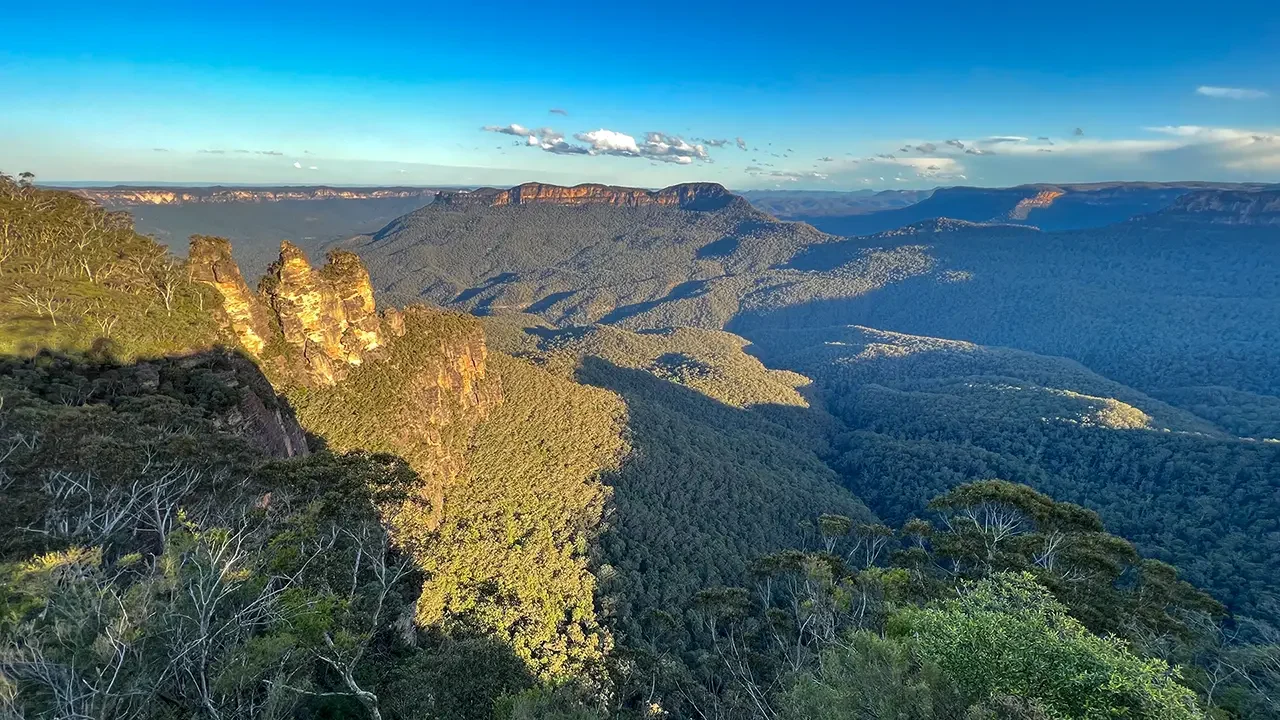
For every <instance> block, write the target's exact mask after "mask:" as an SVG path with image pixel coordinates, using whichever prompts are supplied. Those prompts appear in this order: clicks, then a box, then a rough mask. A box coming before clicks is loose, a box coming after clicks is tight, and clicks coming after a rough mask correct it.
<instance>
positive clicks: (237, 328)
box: [188, 236, 384, 385]
mask: <svg viewBox="0 0 1280 720" xmlns="http://www.w3.org/2000/svg"><path fill="white" fill-rule="evenodd" d="M188 257H189V267H190V273H191V279H192V280H196V281H198V282H203V283H206V284H208V285H211V286H212V287H213V288H214V289H215V290H217V292H218V294H219V295H220V296H221V298H222V306H223V310H224V311H225V312H226V315H227V319H228V322H229V324H230V326H231V329H232V330H233V331H234V332H235V334H236V336H237V337H238V338H239V339H240V342H241V344H242V345H244V347H245V349H246V350H248V351H249V353H250V354H251V355H253V356H254V357H255V358H257V359H259V360H261V361H264V363H265V364H266V365H267V366H268V368H269V369H271V370H274V371H276V374H277V375H279V376H281V377H282V378H283V377H290V378H291V379H292V380H294V381H295V382H297V381H302V382H304V384H316V385H333V384H334V383H335V382H337V381H339V380H341V379H342V378H343V377H344V376H345V375H346V372H347V370H348V369H349V368H350V366H353V365H359V364H360V363H362V362H364V359H365V357H366V356H368V355H369V354H370V353H373V352H375V351H377V350H378V349H379V348H380V347H382V346H383V344H384V342H383V331H382V322H381V319H380V318H379V317H378V314H377V310H376V308H375V306H374V301H373V288H372V286H371V285H370V283H369V273H368V272H367V271H366V270H365V268H364V265H363V264H362V263H361V262H360V259H359V258H358V257H356V256H355V255H353V254H351V253H347V252H335V253H331V254H330V255H329V258H328V262H327V263H326V264H325V265H324V266H323V267H322V268H320V269H319V270H315V269H313V268H312V267H311V264H310V263H309V262H307V258H306V256H305V255H304V254H303V253H302V251H301V250H299V249H298V248H297V247H296V246H294V245H293V244H292V243H290V242H288V241H285V242H284V243H282V244H281V246H280V259H279V260H277V261H276V262H275V263H274V264H272V266H271V267H270V269H269V270H268V272H267V276H266V277H264V278H263V280H262V283H261V284H260V288H259V292H257V293H255V292H253V291H251V290H250V289H249V286H248V284H246V283H245V281H244V278H243V277H242V276H241V274H240V270H239V268H238V267H237V266H236V263H235V261H234V260H232V258H231V244H230V243H229V242H227V241H226V240H223V239H221V238H211V237H204V236H196V237H193V238H192V239H191V249H190V253H189V255H188ZM272 340H276V341H278V342H277V343H276V345H277V346H278V349H279V350H280V351H281V352H280V353H275V352H273V349H275V348H273V347H272V343H271V341H272Z"/></svg>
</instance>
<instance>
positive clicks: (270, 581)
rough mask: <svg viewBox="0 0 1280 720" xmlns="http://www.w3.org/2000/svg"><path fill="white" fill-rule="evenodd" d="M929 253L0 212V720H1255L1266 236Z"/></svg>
mask: <svg viewBox="0 0 1280 720" xmlns="http://www.w3.org/2000/svg"><path fill="white" fill-rule="evenodd" d="M720 192H724V191H723V189H721V190H720ZM717 197H720V196H719V195H717ZM491 210H492V211H491ZM526 210H527V212H526ZM436 216H441V217H442V218H443V219H433V218H436ZM645 223H648V224H647V225H646V224H645ZM477 227H482V228H488V229H489V232H490V235H489V236H486V237H481V236H480V235H479V234H474V233H475V230H476V228H477ZM948 227H949V228H950V229H949V230H946V229H944V230H938V229H937V228H934V229H931V230H928V231H927V232H925V231H920V230H919V229H917V230H914V231H904V232H902V233H899V234H897V235H885V236H872V237H870V238H859V239H855V240H847V239H843V238H839V237H836V236H831V235H826V234H824V233H820V232H818V231H816V230H814V229H813V228H811V227H808V226H801V225H794V224H788V223H780V222H778V221H776V220H774V219H773V218H771V217H769V216H768V215H766V214H764V213H762V212H760V211H758V210H755V209H754V208H751V207H750V206H748V205H746V203H745V201H742V200H741V199H740V198H732V197H730V198H721V202H717V203H716V204H714V206H713V207H712V208H711V209H703V208H702V207H701V206H699V207H695V208H667V207H663V208H656V207H654V208H645V209H636V208H606V207H599V206H595V207H574V208H566V207H554V208H547V207H535V208H533V209H527V208H517V207H507V208H496V209H487V208H483V207H479V208H478V207H474V206H468V207H465V208H441V207H428V208H425V209H423V210H419V211H416V212H414V213H412V214H410V215H408V216H406V217H405V218H402V219H400V220H397V221H395V222H394V223H392V224H391V225H389V226H388V227H387V229H385V230H384V231H383V232H382V233H379V234H377V235H375V236H371V237H368V238H364V239H362V240H360V241H358V242H355V243H343V246H344V247H348V248H354V249H355V250H356V251H357V253H361V254H363V253H364V252H365V251H368V252H369V257H368V262H369V267H370V272H366V271H365V265H364V264H363V263H362V262H361V260H360V259H359V258H357V257H355V256H354V255H351V254H350V253H349V252H346V251H344V250H337V251H335V252H333V253H331V254H330V256H329V259H328V261H327V262H326V263H325V264H324V265H323V267H319V268H318V269H313V268H312V267H311V266H310V265H309V264H308V262H309V261H308V259H307V258H306V257H304V255H303V253H302V252H301V251H300V250H298V248H296V247H294V246H292V245H287V246H286V247H285V248H284V249H283V250H282V251H281V253H280V258H279V260H277V261H276V262H275V263H272V264H271V265H270V266H268V267H267V270H266V274H265V276H264V277H263V280H262V282H261V283H257V287H256V288H250V286H249V285H248V284H247V283H246V282H245V279H244V278H242V277H241V272H240V270H239V269H238V268H237V267H236V266H235V264H234V262H232V261H231V260H230V250H229V249H228V248H226V246H225V243H223V241H220V240H217V239H214V238H201V237H197V238H194V239H193V240H192V245H191V252H190V253H189V254H187V256H186V258H185V259H181V258H179V257H178V256H176V255H174V254H173V253H171V252H169V251H168V250H167V249H166V248H165V247H163V246H162V245H160V244H159V243H157V242H156V241H154V240H152V239H151V238H148V237H144V236H142V235H140V234H138V233H137V232H135V229H134V227H133V225H132V223H131V221H130V219H129V218H128V216H126V215H122V214H116V213H111V212H107V211H105V210H104V209H102V208H101V207H98V206H97V205H94V204H93V203H91V202H89V201H86V200H84V199H82V198H78V197H75V196H73V195H71V194H69V193H65V192H61V191H55V190H47V189H42V188H39V187H37V186H35V185H34V184H33V182H32V179H31V178H30V177H19V178H16V179H15V178H9V177H7V176H6V177H3V178H0V352H2V353H3V358H2V359H0V399H2V400H3V404H2V405H0V500H3V505H4V507H5V509H6V511H5V513H4V515H5V517H4V520H3V523H2V524H0V715H3V716H4V717H15V718H157V719H159V718H191V717H201V718H242V717H254V718H257V717H262V718H316V719H319V718H379V719H381V718H387V719H388V720H390V719H391V718H403V719H409V718H440V719H442V720H444V719H449V720H452V719H455V718H462V719H466V718H476V719H485V720H488V719H490V718H504V719H506V718H509V719H511V720H532V719H534V718H551V719H555V718H562V719H566V720H568V719H574V720H587V719H591V718H619V719H622V718H700V719H703V720H710V719H712V718H725V719H728V718H760V719H763V720H774V719H779V720H781V719H784V718H785V719H795V720H801V719H805V718H830V719H832V720H835V719H845V718H849V719H854V718H856V719H859V720H862V719H865V718H884V719H888V718H894V719H911V720H916V719H918V720H934V719H939V720H940V719H944V718H945V719H955V720H978V719H991V720H996V719H1003V720H1014V719H1021V720H1034V719H1040V718H1045V719H1049V718H1079V719H1082V720H1093V719H1095V718H1096V719H1098V720H1101V719H1102V718H1134V719H1139V718H1150V719H1152V720H1154V719H1157V718H1224V719H1225V718H1255V717H1269V716H1276V715H1277V714H1280V631H1278V630H1277V623H1278V622H1280V605H1277V600H1276V584H1275V577H1276V576H1277V571H1278V570H1280V567H1277V565H1276V561H1275V557H1276V556H1277V555H1280V553H1277V550H1280V548H1277V547H1276V543H1277V530H1278V528H1277V522H1280V514H1278V513H1280V511H1278V508H1280V501H1278V500H1277V492H1278V490H1280V475H1277V473H1280V445H1277V444H1276V443H1275V442H1274V438H1275V433H1274V428H1276V427H1280V416H1278V415H1277V414H1276V402H1280V401H1276V398H1277V397H1280V395H1278V394H1277V392H1278V391H1277V387H1278V386H1277V381H1276V379H1277V377H1278V376H1277V375H1276V373H1277V372H1280V370H1277V367H1278V366H1277V357H1278V356H1277V342H1276V337H1275V335H1274V333H1275V331H1276V330H1275V328H1276V327H1277V326H1276V324H1275V323H1273V322H1272V320H1275V319H1276V317H1275V313H1276V312H1277V309H1276V308H1277V303H1276V302H1275V300H1276V299H1277V298H1275V297H1274V293H1275V291H1274V284H1268V283H1267V282H1266V278H1265V275H1266V268H1267V267H1268V266H1269V265H1268V262H1269V259H1270V258H1272V257H1273V256H1274V255H1275V253H1276V252H1277V245H1276V243H1275V242H1274V239H1275V234H1274V230H1272V229H1271V228H1258V227H1254V226H1247V227H1215V228H1213V229H1211V230H1206V231H1203V232H1202V231H1200V230H1188V231H1182V233H1181V234H1180V233H1179V232H1176V231H1174V230H1170V229H1169V228H1168V227H1167V226H1165V225H1160V224H1159V223H1157V224H1156V225H1152V226H1151V228H1154V229H1143V227H1138V226H1125V227H1120V228H1112V229H1109V230H1106V231H1105V233H1103V234H1101V235H1099V234H1096V232H1095V231H1088V232H1095V234H1092V235H1090V234H1079V235H1072V234H1069V233H1068V234H1044V235H1039V234H1036V231H1034V230H1029V229H1027V228H1023V227H1018V228H1007V227H988V226H970V225H955V226H948ZM424 228H425V230H424ZM554 228H559V230H557V232H559V235H558V240H557V242H558V243H559V244H555V243H547V244H540V243H542V240H543V238H544V236H545V233H548V232H551V231H552V229H554ZM957 228H958V229H957ZM415 229H416V230H415ZM410 231H414V232H419V231H420V232H421V233H423V235H422V236H420V237H417V239H416V241H415V240H414V237H412V236H411V235H410V234H408V233H409V232H410ZM561 231H562V232H561ZM1073 232H1077V231H1073ZM1078 232H1080V233H1086V231H1078ZM468 233H473V234H468ZM1197 233H1199V234H1197ZM494 237H499V238H505V239H506V240H507V241H509V242H507V244H506V245H504V246H502V247H500V248H498V249H492V248H490V249H486V247H487V246H485V245H484V243H486V242H492V240H493V238H494ZM424 238H425V239H424ZM1206 238H1207V239H1209V240H1212V241H1213V242H1211V243H1209V246H1208V247H1204V246H1199V245H1197V244H1196V243H1197V242H1207V241H1206ZM451 243H452V245H451ZM611 243H612V244H611ZM498 244H499V245H502V243H498ZM534 248H541V252H542V253H543V255H542V258H543V259H542V260H539V258H538V257H537V253H535V252H534ZM1107 248H1111V250H1107V252H1110V253H1111V254H1110V255H1106V254H1105V253H1104V250H1106V249H1107ZM1116 248H1118V249H1116ZM1086 250H1088V251H1089V252H1085V251H1086ZM1032 251H1034V252H1035V253H1038V255H1036V256H1035V258H1031V257H1029V256H1028V255H1027V253H1029V252H1032ZM224 253H225V254H224ZM548 253H550V254H552V255H554V254H556V253H559V254H561V255H563V258H561V259H557V258H555V257H553V258H552V259H551V260H550V261H548V260H546V257H547V256H548ZM1077 253H1079V255H1077ZM407 256H413V257H416V258H419V259H420V260H421V259H424V258H426V259H428V260H429V262H422V263H421V264H418V265H416V266H415V267H419V268H424V269H423V270H422V271H421V273H419V275H421V276H415V275H406V274H404V273H397V272H391V271H389V270H387V268H394V267H397V263H401V265H402V264H403V261H404V259H405V258H406V257H407ZM1089 256H1093V257H1092V259H1081V258H1084V257H1089ZM1068 258H1071V259H1070V260H1068ZM312 259H313V260H318V259H319V258H312ZM539 262H544V263H549V264H548V265H547V266H546V267H542V268H540V267H538V263H539ZM450 263H453V264H452V266H450ZM1195 263H1201V264H1202V266H1203V267H1205V268H1206V269H1205V270H1204V271H1203V272H1202V273H1198V274H1196V273H1192V274H1191V275H1189V276H1187V277H1186V278H1185V282H1184V283H1183V284H1182V286H1181V287H1180V288H1179V289H1178V291H1177V292H1173V291H1169V290H1168V289H1167V288H1166V286H1165V285H1163V284H1162V283H1164V282H1165V281H1167V279H1168V278H1169V277H1171V276H1174V275H1178V274H1179V273H1182V272H1183V271H1184V270H1185V269H1186V268H1187V267H1189V266H1191V265H1194V264H1195ZM602 264H610V265H611V266H612V267H611V268H610V271H609V272H607V273H604V272H601V273H600V274H595V275H593V273H595V272H596V270H598V269H599V268H600V266H601V265H602ZM553 265H554V267H553ZM446 266H449V267H448V268H447V270H441V269H442V268H445V267H446ZM1010 267H1012V268H1014V270H1013V271H1009V272H1006V270H1008V268H1010ZM430 268H435V269H436V270H440V273H441V277H427V275H428V274H429V273H430V272H436V270H430ZM1104 270H1109V274H1107V273H1104V272H1103V271H1104ZM966 273H967V274H966ZM587 277H595V278H596V279H597V280H598V282H594V283H590V286H589V287H587V286H582V285H581V283H583V282H584V281H583V280H582V279H581V278H587ZM575 278H577V279H575ZM1009 278H1016V280H1010V279H1009ZM375 295H376V296H377V298H378V302H379V303H380V305H381V307H380V309H379V310H376V311H375V309H374V297H375ZM1104 295H1105V297H1104ZM419 298H427V299H431V300H434V301H436V302H437V303H440V304H445V305H452V306H455V308H456V307H463V308H466V309H469V310H473V311H476V312H477V313H478V314H480V315H482V317H481V318H476V317H473V316H470V315H464V314H461V313H459V312H456V311H451V310H440V309H438V308H427V307H410V306H401V307H393V306H391V305H388V304H387V302H386V301H387V300H388V299H390V300H392V301H394V302H403V301H412V300H416V299H419ZM975 308H986V309H985V310H983V311H981V312H978V311H975ZM966 309H967V311H966ZM1081 318H1092V319H1093V321H1092V322H1091V323H1084V322H1083V321H1081ZM725 328H728V329H729V330H733V331H735V332H738V333H739V334H740V335H734V334H731V333H730V332H726V331H725ZM1037 329H1038V330H1037ZM943 338H948V339H943Z"/></svg>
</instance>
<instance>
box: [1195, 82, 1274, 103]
mask: <svg viewBox="0 0 1280 720" xmlns="http://www.w3.org/2000/svg"><path fill="white" fill-rule="evenodd" d="M1196 94H1197V95H1204V96H1205V97H1211V98H1226V99H1227V100H1262V99H1263V98H1266V97H1267V93H1266V92H1265V91H1263V90H1254V89H1253V88H1233V87H1216V86H1213V85H1201V86H1200V87H1198V88H1196Z"/></svg>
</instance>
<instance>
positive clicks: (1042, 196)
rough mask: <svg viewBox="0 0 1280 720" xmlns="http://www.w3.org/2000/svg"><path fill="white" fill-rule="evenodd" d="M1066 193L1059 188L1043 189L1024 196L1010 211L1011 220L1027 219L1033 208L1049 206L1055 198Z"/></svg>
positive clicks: (1038, 208)
mask: <svg viewBox="0 0 1280 720" xmlns="http://www.w3.org/2000/svg"><path fill="white" fill-rule="evenodd" d="M1063 195H1066V193H1065V192H1063V191H1062V190H1058V189H1056V188H1055V189H1052V190H1041V191H1040V192H1038V193H1036V194H1035V195H1032V196H1031V197H1029V198H1023V199H1021V200H1019V201H1018V203H1017V204H1016V205H1014V206H1013V209H1012V210H1010V211H1009V213H1008V219H1009V220H1026V219H1027V217H1028V216H1029V215H1031V211H1032V210H1040V209H1043V208H1047V207H1049V206H1050V205H1052V204H1053V201H1054V200H1057V199H1058V198H1060V197H1062V196H1063Z"/></svg>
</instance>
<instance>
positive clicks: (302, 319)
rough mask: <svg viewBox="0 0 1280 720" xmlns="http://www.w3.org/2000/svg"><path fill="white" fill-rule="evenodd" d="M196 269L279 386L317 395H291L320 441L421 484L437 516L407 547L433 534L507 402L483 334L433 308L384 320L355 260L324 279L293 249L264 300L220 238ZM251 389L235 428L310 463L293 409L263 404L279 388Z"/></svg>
mask: <svg viewBox="0 0 1280 720" xmlns="http://www.w3.org/2000/svg"><path fill="white" fill-rule="evenodd" d="M189 267H190V273H191V278H192V279H193V280H195V281H198V282H202V283H205V284H207V285H209V286H211V287H212V288H214V290H216V291H217V293H218V295H219V296H220V297H221V299H222V306H223V310H224V312H225V318H226V322H227V324H228V325H229V326H230V327H229V329H230V330H231V331H232V332H233V333H234V334H235V336H236V337H238V338H239V339H240V341H241V344H242V345H243V347H244V349H245V350H246V351H247V352H248V354H249V355H250V356H252V357H253V358H254V359H255V360H257V361H258V363H259V364H260V365H261V366H262V367H263V368H264V370H265V371H266V372H267V374H268V375H269V376H271V379H272V380H273V381H274V382H275V383H276V384H277V386H283V387H282V389H284V390H286V391H287V390H289V389H290V388H296V387H306V388H308V389H309V390H308V392H307V393H306V394H305V395H295V396H291V397H293V398H294V400H295V401H297V403H298V404H297V407H298V411H297V412H298V417H300V418H301V420H302V423H303V425H305V426H306V428H307V429H308V430H309V431H311V432H315V433H317V434H319V435H321V436H322V437H324V438H325V440H326V442H327V443H328V444H329V445H330V446H331V447H333V448H335V449H343V450H354V449H365V450H374V451H381V452H390V453H394V454H396V455H400V456H401V457H404V458H405V459H407V460H408V461H409V462H410V464H411V465H412V466H413V467H414V469H415V470H416V471H417V472H418V473H419V475H420V476H421V477H422V479H423V481H424V482H423V486H422V487H421V488H420V489H419V491H420V492H421V493H422V495H423V497H424V499H426V500H428V507H429V508H430V511H429V512H430V516H429V517H425V518H419V519H406V520H405V521H404V522H403V523H401V527H400V530H399V531H398V532H399V535H400V541H402V542H405V543H408V544H413V543H414V542H415V535H416V534H418V533H428V534H429V533H430V532H431V531H433V530H434V528H435V527H436V526H437V525H438V524H439V522H440V519H441V516H442V513H443V511H444V506H445V497H446V494H447V491H448V488H449V486H450V485H452V484H453V482H454V481H455V480H456V479H457V478H458V477H459V476H460V475H461V473H462V471H463V469H464V464H465V456H466V445H467V439H468V438H469V437H470V436H471V432H472V430H473V429H474V428H475V426H476V424H477V423H478V422H479V421H480V420H481V419H483V418H484V417H485V416H486V415H488V413H489V410H490V409H491V408H492V407H493V406H494V405H496V404H497V403H498V402H500V401H501V399H502V392H501V385H500V384H499V383H498V382H497V378H494V377H492V376H490V375H489V374H488V373H487V372H486V359H487V355H488V351H487V348H486V345H485V338H484V332H483V329H482V328H481V326H480V323H479V322H478V321H477V320H475V319H474V318H472V317H469V316H464V315H460V314H458V313H452V312H445V311H441V310H435V309H430V308H426V307H410V308H408V309H406V310H404V311H400V310H397V309H395V308H389V309H387V310H386V311H385V312H383V313H381V314H379V313H378V311H377V308H376V306H375V303H374V298H373V288H372V286H371V285H370V283H369V273H368V272H367V271H366V270H365V267H364V264H363V263H362V262H361V261H360V258H359V257H357V256H356V255H355V254H353V253H349V252H342V251H338V252H334V253H330V255H329V257H328V259H327V261H326V263H325V264H324V265H323V266H322V267H320V268H319V269H314V268H312V267H311V264H310V263H309V262H307V258H306V256H305V255H303V253H302V251H301V250H299V249H298V248H297V247H295V246H294V245H293V244H291V243H289V242H284V243H282V244H281V248H280V258H279V260H277V261H276V262H275V263H274V264H272V266H271V267H270V269H269V270H268V273H267V275H266V276H265V277H264V278H263V280H262V282H261V283H260V286H259V290H258V291H257V292H254V291H252V290H250V289H249V287H248V285H247V284H246V283H245V281H244V278H243V277H242V275H241V273H240V270H239V268H238V267H237V266H236V264H235V262H234V261H233V260H232V259H231V246H230V243H228V242H227V241H226V240H223V239H221V238H211V237H203V236H196V237H193V238H192V239H191V250H190V255H189ZM254 370H255V372H256V368H255V369H254ZM246 376H247V374H246ZM264 382H265V380H264ZM250 389H252V388H248V387H246V392H245V394H244V397H243V398H242V402H241V403H240V405H239V406H238V407H237V408H236V409H235V410H233V411H232V412H231V413H230V414H229V415H228V417H227V418H226V423H227V425H228V426H229V427H230V428H232V429H236V430H237V431H238V432H241V433H242V434H245V435H247V436H251V437H253V438H255V440H256V441H258V442H259V443H260V444H261V445H263V447H264V449H265V450H267V451H268V452H269V454H271V455H273V456H276V457H291V456H293V455H296V454H300V453H305V452H306V439H305V437H304V436H303V433H302V431H301V427H300V426H299V425H298V424H297V422H295V421H294V420H293V411H292V410H291V409H290V408H289V407H288V405H287V404H286V405H284V406H283V409H281V406H280V405H272V404H271V403H268V402H266V401H264V400H263V398H264V397H267V398H274V397H275V395H274V392H272V391H271V389H270V387H269V386H268V387H267V388H266V390H265V391H264V390H262V388H258V389H257V390H256V391H254V392H250V391H249V390H250ZM424 537H425V536H424Z"/></svg>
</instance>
